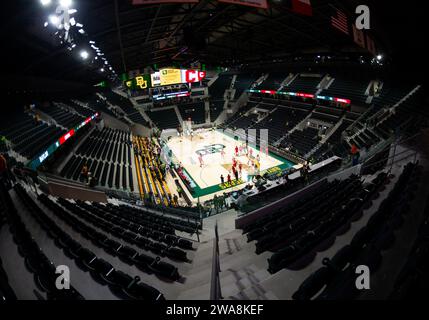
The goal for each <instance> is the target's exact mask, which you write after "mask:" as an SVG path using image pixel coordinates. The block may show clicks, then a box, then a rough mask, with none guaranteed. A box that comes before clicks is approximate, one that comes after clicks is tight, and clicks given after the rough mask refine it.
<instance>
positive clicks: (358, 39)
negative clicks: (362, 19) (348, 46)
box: [353, 24, 365, 48]
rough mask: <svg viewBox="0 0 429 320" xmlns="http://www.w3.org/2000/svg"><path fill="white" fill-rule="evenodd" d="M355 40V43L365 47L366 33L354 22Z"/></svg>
mask: <svg viewBox="0 0 429 320" xmlns="http://www.w3.org/2000/svg"><path fill="white" fill-rule="evenodd" d="M353 40H354V41H355V43H356V44H357V45H358V46H359V47H361V48H365V34H364V33H363V31H362V30H359V29H358V28H356V26H355V25H354V24H353Z"/></svg>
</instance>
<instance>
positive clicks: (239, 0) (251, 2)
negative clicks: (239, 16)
mask: <svg viewBox="0 0 429 320" xmlns="http://www.w3.org/2000/svg"><path fill="white" fill-rule="evenodd" d="M219 2H225V3H233V4H238V5H242V6H249V7H255V8H260V9H267V8H268V2H267V0H219Z"/></svg>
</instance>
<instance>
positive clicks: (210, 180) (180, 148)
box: [167, 130, 294, 196]
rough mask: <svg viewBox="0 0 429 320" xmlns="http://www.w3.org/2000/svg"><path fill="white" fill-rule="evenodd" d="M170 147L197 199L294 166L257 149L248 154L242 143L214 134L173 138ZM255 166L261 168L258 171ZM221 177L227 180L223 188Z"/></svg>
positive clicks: (250, 149)
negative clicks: (261, 175)
mask: <svg viewBox="0 0 429 320" xmlns="http://www.w3.org/2000/svg"><path fill="white" fill-rule="evenodd" d="M167 146H168V147H169V149H170V150H171V151H172V153H173V157H174V158H175V161H176V162H177V163H179V164H180V165H181V166H182V167H183V168H184V169H185V171H186V173H187V174H188V175H189V176H190V178H191V179H192V180H193V182H194V183H195V184H196V186H197V187H196V188H195V190H196V195H197V196H204V195H208V194H211V193H215V192H218V191H221V190H226V189H230V188H234V187H237V189H239V188H242V187H244V186H245V184H246V183H247V182H248V181H250V179H251V178H252V177H253V176H254V175H255V174H258V173H259V174H264V173H265V172H267V171H269V172H275V171H276V170H278V171H280V170H283V169H285V168H289V167H291V166H293V165H294V164H293V163H292V162H290V161H288V160H286V159H283V158H281V157H279V156H277V155H274V154H272V153H269V154H267V153H266V152H260V151H259V150H257V149H256V148H254V147H250V146H248V149H247V150H246V147H245V143H243V141H240V140H236V139H234V137H231V136H229V135H227V134H225V133H223V132H220V131H215V130H202V131H199V132H194V134H193V136H185V137H173V138H171V139H170V140H169V141H168V143H167ZM236 147H237V148H238V150H239V153H238V156H236V154H235V152H236ZM240 151H241V152H240ZM249 154H250V155H251V156H250V157H249V156H248V155H249ZM233 159H235V161H236V162H237V166H236V168H237V171H239V167H240V164H241V174H239V179H238V180H236V179H235V176H234V174H233V170H232V166H233V161H234V160H233ZM201 160H202V162H201ZM255 163H257V164H258V165H256V167H255ZM221 175H223V177H224V183H223V184H222V183H221V182H222V181H221ZM228 175H230V177H231V183H228Z"/></svg>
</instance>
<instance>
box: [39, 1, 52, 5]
mask: <svg viewBox="0 0 429 320" xmlns="http://www.w3.org/2000/svg"><path fill="white" fill-rule="evenodd" d="M40 3H41V4H42V5H43V6H48V5H50V4H51V0H40Z"/></svg>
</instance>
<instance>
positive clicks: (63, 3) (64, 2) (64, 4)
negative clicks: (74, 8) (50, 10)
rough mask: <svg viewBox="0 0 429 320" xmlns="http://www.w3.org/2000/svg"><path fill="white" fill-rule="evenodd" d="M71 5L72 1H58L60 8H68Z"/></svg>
mask: <svg viewBox="0 0 429 320" xmlns="http://www.w3.org/2000/svg"><path fill="white" fill-rule="evenodd" d="M71 5H72V0H60V6H62V7H64V8H69V7H70V6H71Z"/></svg>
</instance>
